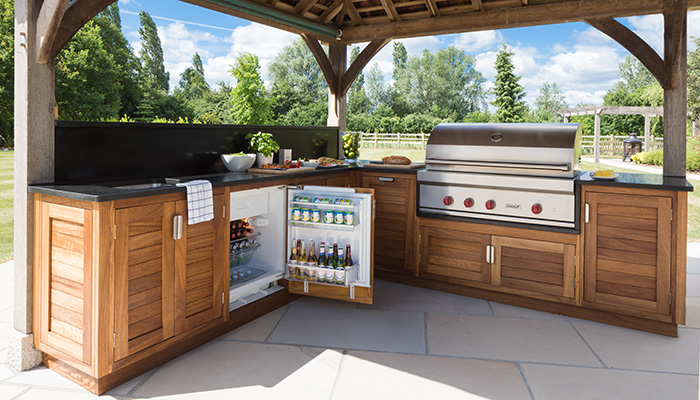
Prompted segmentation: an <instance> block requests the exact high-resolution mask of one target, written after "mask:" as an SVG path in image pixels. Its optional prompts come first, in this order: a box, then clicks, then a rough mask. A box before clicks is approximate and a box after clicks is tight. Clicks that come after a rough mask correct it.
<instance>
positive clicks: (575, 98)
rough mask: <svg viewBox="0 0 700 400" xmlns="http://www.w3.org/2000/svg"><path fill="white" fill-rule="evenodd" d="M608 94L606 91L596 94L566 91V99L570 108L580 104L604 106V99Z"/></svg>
mask: <svg viewBox="0 0 700 400" xmlns="http://www.w3.org/2000/svg"><path fill="white" fill-rule="evenodd" d="M606 93H607V91H606V90H596V91H594V92H586V91H579V90H567V91H564V98H565V99H566V103H567V104H568V105H569V107H576V106H577V105H579V104H594V105H600V104H603V97H604V96H605V94H606Z"/></svg>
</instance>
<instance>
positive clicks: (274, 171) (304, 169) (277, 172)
mask: <svg viewBox="0 0 700 400" xmlns="http://www.w3.org/2000/svg"><path fill="white" fill-rule="evenodd" d="M314 169H315V168H311V167H299V168H287V169H272V168H250V169H249V170H248V173H250V174H272V175H284V174H293V173H296V172H308V171H313V170H314Z"/></svg>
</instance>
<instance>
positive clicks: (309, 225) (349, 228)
mask: <svg viewBox="0 0 700 400" xmlns="http://www.w3.org/2000/svg"><path fill="white" fill-rule="evenodd" d="M289 225H291V226H303V227H307V228H316V229H328V230H331V231H346V232H353V231H355V227H356V226H357V225H356V224H353V225H345V224H326V223H323V222H311V221H308V222H304V221H289Z"/></svg>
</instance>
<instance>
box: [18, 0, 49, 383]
mask: <svg viewBox="0 0 700 400" xmlns="http://www.w3.org/2000/svg"><path fill="white" fill-rule="evenodd" d="M44 3H45V2H44V1H42V0H17V1H16V2H15V98H14V102H15V188H14V195H15V199H14V219H15V221H14V249H15V250H14V324H13V327H14V331H11V332H10V337H9V339H8V354H7V363H8V364H9V365H10V366H12V367H13V368H15V369H17V370H26V369H29V368H32V367H34V366H35V365H38V364H39V363H40V362H41V353H40V352H39V351H37V350H35V349H34V348H33V344H34V343H33V338H32V252H33V242H32V240H33V226H34V218H33V214H34V210H33V207H32V196H31V195H30V194H29V193H28V192H27V187H28V186H29V185H31V184H36V183H44V182H51V181H53V173H54V136H53V132H54V63H53V59H51V60H49V61H48V62H47V63H45V64H41V63H39V62H38V56H39V53H40V52H39V51H38V50H39V49H38V47H39V43H40V41H39V40H37V31H38V30H39V29H40V27H39V26H38V25H39V24H38V22H37V21H39V20H40V19H39V15H40V12H41V8H42V5H43V4H44Z"/></svg>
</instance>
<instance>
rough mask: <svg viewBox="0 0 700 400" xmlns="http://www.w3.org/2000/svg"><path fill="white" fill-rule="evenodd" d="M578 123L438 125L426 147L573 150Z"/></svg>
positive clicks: (577, 132)
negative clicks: (503, 147)
mask: <svg viewBox="0 0 700 400" xmlns="http://www.w3.org/2000/svg"><path fill="white" fill-rule="evenodd" d="M578 134H579V124H533V123H528V124H525V123H523V124H520V123H512V124H505V123H499V124H487V123H477V124H471V123H464V124H458V123H450V124H439V125H438V126H436V127H435V129H433V131H432V133H431V134H430V138H429V139H428V145H435V144H448V145H462V146H512V147H548V148H562V149H573V148H574V147H576V142H577V136H578Z"/></svg>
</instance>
